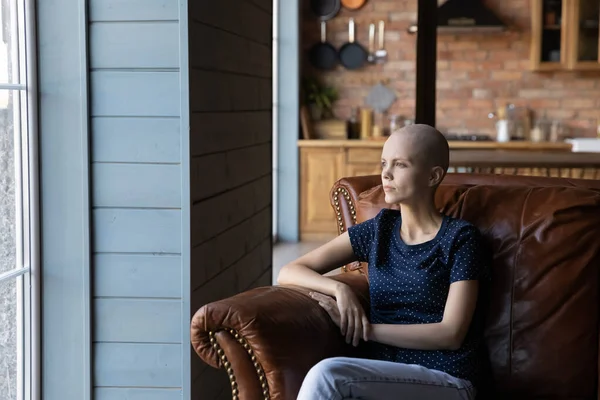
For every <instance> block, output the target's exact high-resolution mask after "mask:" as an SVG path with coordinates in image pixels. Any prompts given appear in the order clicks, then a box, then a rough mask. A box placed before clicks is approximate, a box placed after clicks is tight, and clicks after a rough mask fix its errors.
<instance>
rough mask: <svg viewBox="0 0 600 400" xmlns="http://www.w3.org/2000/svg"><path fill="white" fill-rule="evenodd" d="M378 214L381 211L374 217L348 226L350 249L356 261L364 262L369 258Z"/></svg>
mask: <svg viewBox="0 0 600 400" xmlns="http://www.w3.org/2000/svg"><path fill="white" fill-rule="evenodd" d="M380 215H381V213H380V214H379V215H377V216H376V217H375V218H371V219H368V220H366V221H364V222H361V223H360V224H356V225H353V226H351V227H350V228H348V236H350V243H351V244H352V250H353V251H354V255H355V256H356V259H357V260H358V261H361V262H366V261H368V260H369V254H370V253H371V248H372V246H373V241H374V240H375V231H376V230H377V221H378V219H379V216H380Z"/></svg>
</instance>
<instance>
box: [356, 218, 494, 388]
mask: <svg viewBox="0 0 600 400" xmlns="http://www.w3.org/2000/svg"><path fill="white" fill-rule="evenodd" d="M401 225H402V218H401V215H400V212H399V211H398V210H390V209H383V210H382V211H381V212H380V213H379V214H378V215H377V216H376V217H375V218H372V219H370V220H367V221H365V222H363V223H360V224H358V225H354V226H352V227H351V228H350V229H348V234H349V235H350V242H351V243H352V248H353V250H354V253H355V255H356V257H357V259H358V260H359V261H363V262H368V264H369V285H370V289H369V291H370V298H371V310H370V318H371V323H373V324H428V323H436V322H440V321H441V320H442V317H443V314H444V307H445V304H446V299H447V297H448V291H449V289H450V284H451V283H453V282H457V281H462V280H474V279H479V280H486V281H487V280H488V279H489V274H488V270H489V268H488V267H489V261H488V260H487V258H486V256H485V251H484V250H483V246H482V241H481V234H480V233H479V231H478V229H477V228H476V227H474V226H473V225H471V224H469V223H468V222H466V221H463V220H460V219H456V218H452V217H448V216H444V218H443V221H442V226H441V228H440V230H439V232H438V233H437V235H436V236H435V238H433V239H432V240H430V241H427V242H425V243H421V244H417V245H407V244H406V243H404V242H403V240H402V238H401V237H400V227H401ZM482 328H483V320H482V315H481V310H480V309H479V307H478V309H477V311H476V312H475V315H474V317H473V321H472V323H471V327H470V329H469V332H468V334H467V337H466V339H465V341H464V342H463V345H462V347H461V348H460V349H459V350H456V351H450V350H436V351H432V350H412V349H402V348H397V347H393V346H387V345H382V344H378V343H369V344H368V346H369V347H368V356H369V357H370V358H375V359H380V360H386V361H395V362H401V363H405V364H419V365H422V366H424V367H426V368H430V369H436V370H440V371H443V372H446V373H448V374H450V375H452V376H455V377H457V378H461V379H467V380H469V381H471V382H474V381H475V380H476V378H477V377H476V372H477V370H478V369H479V364H478V360H479V356H480V354H479V348H480V344H481V338H482V334H483V333H482Z"/></svg>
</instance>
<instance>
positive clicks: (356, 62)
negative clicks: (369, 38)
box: [340, 18, 369, 69]
mask: <svg viewBox="0 0 600 400" xmlns="http://www.w3.org/2000/svg"><path fill="white" fill-rule="evenodd" d="M368 56H369V53H368V52H367V50H365V48H364V47H362V46H361V45H360V43H357V42H355V41H354V18H350V21H349V22H348V43H346V44H344V45H343V46H342V47H341V48H340V62H341V63H342V65H343V66H344V67H345V68H346V69H358V68H360V67H362V66H363V65H364V64H365V62H367V58H368Z"/></svg>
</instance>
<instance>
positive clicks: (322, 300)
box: [310, 286, 370, 347]
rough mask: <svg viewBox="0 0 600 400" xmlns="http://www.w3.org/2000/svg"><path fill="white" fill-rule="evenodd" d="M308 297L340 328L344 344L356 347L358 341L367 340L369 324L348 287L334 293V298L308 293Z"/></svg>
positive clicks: (317, 293)
mask: <svg viewBox="0 0 600 400" xmlns="http://www.w3.org/2000/svg"><path fill="white" fill-rule="evenodd" d="M310 297H312V298H313V299H314V300H316V301H317V302H318V303H319V305H320V306H321V307H323V309H324V310H325V311H327V313H328V314H329V316H330V317H331V320H332V321H333V322H334V323H335V324H336V325H337V326H338V327H339V328H340V332H341V334H342V336H344V337H345V339H346V343H348V344H350V343H352V345H353V346H355V347H356V346H358V343H359V341H360V339H363V340H364V341H365V342H366V341H367V340H368V338H369V333H370V332H369V331H370V324H369V320H368V318H367V316H366V314H365V311H364V309H363V307H362V305H361V304H360V302H359V301H358V298H357V297H356V295H355V294H354V292H353V291H352V289H350V287H349V286H343V287H341V288H340V289H339V290H337V291H336V294H335V298H333V297H330V296H327V295H325V294H322V293H319V292H310Z"/></svg>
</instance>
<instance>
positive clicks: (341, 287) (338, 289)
mask: <svg viewBox="0 0 600 400" xmlns="http://www.w3.org/2000/svg"><path fill="white" fill-rule="evenodd" d="M348 289H350V286H348V285H347V284H345V283H342V282H337V281H336V282H335V286H334V289H333V295H334V296H335V297H336V298H337V297H338V296H340V295H341V294H342V293H345V292H346V291H347V290H348Z"/></svg>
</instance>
